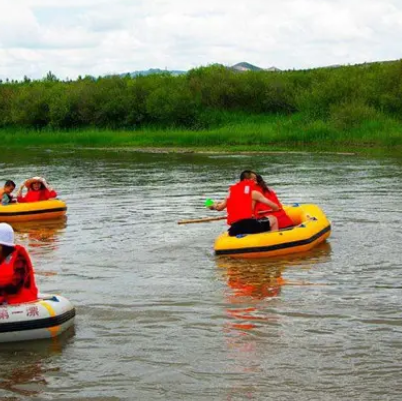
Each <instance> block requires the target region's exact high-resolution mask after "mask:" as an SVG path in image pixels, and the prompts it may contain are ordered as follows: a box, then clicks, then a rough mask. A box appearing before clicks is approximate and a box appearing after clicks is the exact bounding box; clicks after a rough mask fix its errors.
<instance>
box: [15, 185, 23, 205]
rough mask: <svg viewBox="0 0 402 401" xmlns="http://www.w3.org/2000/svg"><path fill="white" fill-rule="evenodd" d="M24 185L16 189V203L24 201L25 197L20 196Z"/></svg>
mask: <svg viewBox="0 0 402 401" xmlns="http://www.w3.org/2000/svg"><path fill="white" fill-rule="evenodd" d="M24 185H25V182H24V183H23V184H22V185H21V186H20V187H19V188H18V191H17V194H16V195H17V201H18V202H24V201H25V197H24V196H23V195H22V190H23V189H24Z"/></svg>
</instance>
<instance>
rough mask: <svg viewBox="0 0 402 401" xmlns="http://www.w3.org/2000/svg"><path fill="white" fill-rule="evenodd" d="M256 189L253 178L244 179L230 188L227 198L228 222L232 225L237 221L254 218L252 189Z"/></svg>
mask: <svg viewBox="0 0 402 401" xmlns="http://www.w3.org/2000/svg"><path fill="white" fill-rule="evenodd" d="M254 189H255V182H254V181H253V180H243V181H240V182H238V183H237V184H235V185H232V186H231V187H230V189H229V196H228V198H227V205H226V207H227V213H228V214H227V215H228V217H227V223H228V224H229V225H232V224H233V223H236V222H237V221H240V220H244V219H251V218H253V217H254V216H253V198H252V194H251V193H252V191H253V190H254Z"/></svg>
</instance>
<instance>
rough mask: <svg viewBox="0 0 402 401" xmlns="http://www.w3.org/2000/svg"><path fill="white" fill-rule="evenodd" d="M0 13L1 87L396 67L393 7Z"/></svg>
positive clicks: (146, 6)
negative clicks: (223, 70) (4, 82)
mask: <svg viewBox="0 0 402 401" xmlns="http://www.w3.org/2000/svg"><path fill="white" fill-rule="evenodd" d="M0 9H1V10H2V12H1V14H0V57H1V58H0V78H1V79H4V78H6V77H8V78H14V79H21V78H22V77H23V76H24V75H28V76H31V77H32V78H41V77H43V76H45V75H46V73H47V72H48V71H49V70H51V71H52V72H53V73H55V74H56V75H57V76H58V77H60V78H65V77H70V78H75V77H77V76H78V75H86V74H91V75H95V76H97V75H103V74H108V73H121V72H126V71H134V70H140V69H148V68H165V67H166V68H167V69H183V70H187V69H189V68H193V67H196V66H200V65H208V64H211V63H223V64H226V65H231V64H235V63H237V62H240V61H248V62H250V63H252V64H255V65H258V66H260V67H270V66H273V65H274V66H277V67H279V68H281V69H287V68H296V69H297V68H310V67H316V66H324V65H331V64H353V63H360V62H366V61H379V60H388V59H398V58H402V55H401V52H400V50H399V46H398V39H399V38H400V37H402V2H400V1H399V0H248V1H245V0H230V1H229V0H219V1H217V0H203V1H202V2H195V1H190V0H148V1H145V0H114V1H113V2H110V1H103V0H57V1H54V0H13V1H9V0H0ZM3 10H5V12H3Z"/></svg>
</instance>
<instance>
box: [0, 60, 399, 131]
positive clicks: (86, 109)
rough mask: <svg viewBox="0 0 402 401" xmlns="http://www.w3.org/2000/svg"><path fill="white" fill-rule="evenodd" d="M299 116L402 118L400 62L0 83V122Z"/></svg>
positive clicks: (82, 123)
mask: <svg viewBox="0 0 402 401" xmlns="http://www.w3.org/2000/svg"><path fill="white" fill-rule="evenodd" d="M294 113H300V115H301V116H302V117H303V118H306V119H309V120H312V121H313V120H322V121H328V122H330V123H331V124H332V125H333V126H334V127H336V128H337V129H339V130H347V129H350V128H353V127H354V126H356V125H358V124H360V123H361V122H363V121H366V120H373V119H381V118H383V117H384V116H390V117H392V118H395V119H397V120H400V119H401V117H402V60H399V61H393V62H383V63H369V64H361V65H355V66H344V67H334V68H318V69H312V70H298V71H284V72H269V71H249V72H236V71H233V70H230V69H228V68H225V67H224V66H217V65H214V66H208V67H200V68H195V69H192V70H190V71H189V72H187V73H186V74H184V75H180V76H173V75H171V74H169V73H161V74H153V75H147V76H136V77H131V76H129V75H127V76H106V77H99V78H93V77H84V78H81V77H80V78H79V79H77V80H74V81H72V80H70V81H63V80H59V79H58V78H57V77H56V76H54V75H53V74H52V73H51V72H49V73H48V75H47V76H46V77H45V78H44V79H42V80H30V79H28V78H25V79H24V80H23V81H22V82H16V81H13V82H8V81H6V82H0V127H1V128H13V127H15V128H34V129H43V128H50V129H57V130H60V129H62V130H65V129H66V130H68V129H77V128H87V127H93V128H108V129H110V128H112V129H129V130H133V129H139V128H141V127H144V126H150V125H156V126H159V127H184V128H189V129H193V130H199V129H204V128H210V127H213V126H219V125H223V124H227V123H230V121H231V119H232V118H234V117H235V116H236V115H244V114H255V115H261V114H263V115H267V114H280V115H290V114H294Z"/></svg>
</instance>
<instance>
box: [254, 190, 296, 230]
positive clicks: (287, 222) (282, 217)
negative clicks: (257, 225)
mask: <svg viewBox="0 0 402 401" xmlns="http://www.w3.org/2000/svg"><path fill="white" fill-rule="evenodd" d="M255 189H256V191H258V192H261V193H262V194H263V195H264V196H265V197H266V198H267V199H268V200H270V201H272V202H274V203H276V204H277V205H278V206H279V207H280V208H282V204H281V202H280V201H279V199H278V197H277V196H276V193H275V191H273V190H272V189H270V190H269V192H268V191H265V192H264V190H263V189H262V188H261V187H260V186H258V185H256V188H255ZM265 210H268V212H267V213H259V212H260V211H265ZM254 213H255V217H256V218H257V219H260V218H261V217H265V216H275V217H276V218H277V219H278V228H279V229H281V228H286V227H290V226H293V221H292V219H291V218H290V217H289V216H288V215H287V214H286V212H285V211H284V210H278V211H275V212H274V211H273V210H272V209H271V208H270V207H269V206H268V205H265V204H264V203H261V202H256V204H255V207H254Z"/></svg>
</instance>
